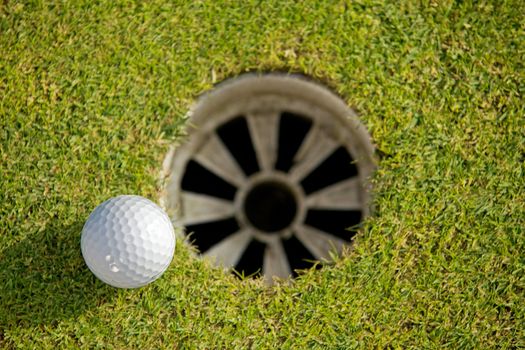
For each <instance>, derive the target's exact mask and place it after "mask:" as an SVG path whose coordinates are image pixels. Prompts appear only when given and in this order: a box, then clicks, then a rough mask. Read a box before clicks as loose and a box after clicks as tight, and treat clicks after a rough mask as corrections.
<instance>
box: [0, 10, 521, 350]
mask: <svg viewBox="0 0 525 350" xmlns="http://www.w3.org/2000/svg"><path fill="white" fill-rule="evenodd" d="M523 13H525V5H524V3H523V2H522V1H503V2H492V1H482V2H476V4H472V3H470V2H460V3H459V2H458V3H455V2H451V1H436V2H434V1H431V2H425V3H424V4H421V3H419V2H402V3H390V4H388V3H383V2H381V1H356V2H337V3H336V2H318V3H313V2H308V3H305V4H298V3H292V2H282V1H268V2H264V3H260V2H256V1H245V2H243V3H242V5H240V4H237V3H234V2H227V1H198V2H197V1H196V2H192V3H191V4H189V3H185V2H179V3H168V2H163V1H153V2H148V3H146V4H135V3H132V2H118V3H114V2H80V1H79V2H67V3H62V4H42V3H39V2H17V3H15V2H9V1H8V2H4V3H3V4H2V5H0V52H1V54H0V141H1V142H0V180H1V181H0V201H1V203H2V205H0V280H1V281H2V283H0V346H1V347H7V348H11V347H22V348H54V347H56V346H57V345H60V346H62V347H69V348H72V347H89V348H96V347H101V348H159V347H161V348H162V347H169V348H171V347H176V348H248V347H250V346H251V347H254V348H341V349H346V348H356V347H363V348H370V347H378V348H385V347H389V346H390V347H402V348H435V347H449V348H509V349H510V348H520V347H525V340H524V339H525V334H524V333H525V331H524V327H523V324H524V323H525V310H524V308H523V305H524V304H525V297H524V295H525V291H524V288H525V277H524V275H525V258H524V252H525V249H524V245H525V238H524V232H523V231H524V227H525V222H524V221H525V220H524V218H525V208H524V204H523V202H524V198H525V190H524V188H525V186H524V183H525V180H524V171H525V165H524V164H525V136H524V132H525V118H524V117H523V116H524V115H525V104H524V103H523V99H524V94H525V86H524V83H523V82H524V81H525V67H524V63H523V62H524V58H525V45H524V41H525V26H524V24H523V15H522V14H523ZM267 70H284V71H293V72H301V73H305V74H308V75H310V76H312V77H314V78H316V79H319V80H321V81H324V82H326V83H327V84H328V85H329V86H331V87H332V88H333V89H334V90H335V91H336V92H338V93H339V94H340V95H341V96H343V98H345V100H346V101H348V103H349V104H350V105H351V106H354V107H355V108H357V109H358V110H359V111H360V113H361V117H362V120H363V122H364V123H365V124H366V125H367V127H368V128H369V130H370V132H371V134H372V136H373V138H374V141H375V142H376V147H377V150H378V155H379V157H380V163H379V170H378V172H377V173H376V175H375V177H374V183H375V199H374V205H375V207H376V209H377V210H376V214H375V215H374V217H373V218H370V219H369V220H368V222H367V225H366V226H365V228H364V229H363V230H362V232H361V233H360V234H359V235H358V236H357V238H356V244H355V249H354V250H353V251H352V252H347V253H346V254H344V255H343V256H342V257H340V258H338V259H337V260H336V262H335V264H333V265H332V266H329V267H326V268H323V269H321V270H319V271H309V272H306V273H305V274H304V275H303V276H302V278H300V279H298V280H297V281H295V282H294V283H292V284H290V285H286V284H280V285H277V286H276V287H272V288H267V287H264V286H263V285H262V283H261V282H260V281H252V280H247V281H243V282H239V281H238V280H236V279H235V278H234V277H232V276H230V275H228V274H226V273H223V272H221V271H218V270H215V269H213V268H211V267H210V266H208V265H207V264H206V263H204V262H202V261H199V260H197V259H195V258H194V257H192V255H191V252H190V251H189V249H188V248H187V247H185V246H184V245H183V244H180V243H181V242H179V245H178V247H177V251H176V256H175V259H174V261H173V263H172V265H171V267H170V269H169V270H168V272H167V273H166V274H165V275H164V276H163V277H162V278H161V279H160V280H158V281H157V282H155V283H154V284H152V285H150V286H147V287H145V288H142V289H139V290H131V291H127V290H115V289H112V288H110V287H107V286H105V285H103V284H102V283H101V282H99V281H98V280H96V279H95V278H94V277H93V276H92V275H91V274H90V272H89V271H88V269H87V268H86V267H85V265H84V264H83V261H82V258H81V254H80V249H79V244H78V243H79V238H80V230H81V227H82V224H83V222H84V220H85V219H86V218H87V215H88V214H89V212H90V211H91V210H92V208H94V207H95V206H96V205H97V204H98V203H100V202H101V201H103V200H105V199H107V198H108V197H110V196H113V195H117V194H123V193H136V194H141V195H144V196H146V197H149V198H151V199H154V200H155V199H157V193H158V191H159V188H158V184H157V174H158V172H159V169H160V163H161V161H162V158H163V155H164V153H165V152H166V151H167V148H168V146H169V145H170V144H171V143H172V142H173V141H175V140H178V139H179V137H180V135H181V134H182V126H183V125H184V115H185V113H186V111H187V110H188V108H189V106H190V105H191V103H192V102H193V101H194V99H195V97H196V96H197V95H198V94H200V93H202V92H203V91H205V90H206V89H209V88H211V87H212V86H213V84H214V83H216V82H219V81H221V80H223V79H224V78H226V77H230V76H235V75H237V74H240V73H242V72H245V71H267Z"/></svg>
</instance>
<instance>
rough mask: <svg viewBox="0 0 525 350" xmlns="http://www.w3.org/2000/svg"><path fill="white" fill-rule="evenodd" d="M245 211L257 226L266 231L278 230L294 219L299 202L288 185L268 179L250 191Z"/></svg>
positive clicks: (245, 203)
mask: <svg viewBox="0 0 525 350" xmlns="http://www.w3.org/2000/svg"><path fill="white" fill-rule="evenodd" d="M244 211H245V213H246V216H247V218H248V220H249V221H250V222H251V224H252V225H253V226H254V227H255V228H257V229H259V230H261V231H264V232H278V231H280V230H282V229H284V228H286V227H288V226H289V225H290V224H291V223H292V221H293V220H294V218H295V215H296V213H297V203H296V201H295V197H294V195H293V193H292V191H291V190H290V189H289V188H288V187H287V186H285V185H283V184H281V183H279V182H276V181H268V182H263V183H260V184H258V185H257V186H255V187H254V188H253V189H252V190H251V191H250V192H249V193H248V195H247V196H246V200H245V202H244Z"/></svg>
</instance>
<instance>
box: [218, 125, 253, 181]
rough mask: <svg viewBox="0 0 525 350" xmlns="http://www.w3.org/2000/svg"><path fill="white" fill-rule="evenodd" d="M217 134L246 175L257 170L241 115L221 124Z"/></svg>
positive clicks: (248, 134)
mask: <svg viewBox="0 0 525 350" xmlns="http://www.w3.org/2000/svg"><path fill="white" fill-rule="evenodd" d="M217 134H218V135H219V137H220V139H221V141H222V143H224V145H225V146H226V147H227V148H228V150H229V151H230V153H231V154H232V155H233V157H234V158H235V159H236V160H237V163H239V166H240V167H241V168H242V170H243V171H244V173H245V174H246V175H248V176H250V175H252V174H253V173H256V172H258V171H259V164H257V156H256V154H255V149H254V148H253V142H252V138H251V136H250V130H249V128H248V122H247V121H246V119H245V118H244V117H243V116H239V117H236V118H234V119H232V120H230V121H229V122H227V123H225V124H223V125H221V126H220V127H219V128H218V129H217Z"/></svg>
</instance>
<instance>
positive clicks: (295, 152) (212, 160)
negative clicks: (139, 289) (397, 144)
mask: <svg viewBox="0 0 525 350" xmlns="http://www.w3.org/2000/svg"><path fill="white" fill-rule="evenodd" d="M187 131H188V136H187V138H186V140H185V142H184V143H183V144H182V145H180V146H178V147H174V148H173V149H172V150H171V151H170V152H169V154H168V155H167V156H166V159H165V162H164V166H163V176H164V178H165V186H164V189H163V193H162V198H161V200H162V202H163V203H164V206H165V207H166V209H167V210H168V213H169V214H170V216H171V217H172V219H173V220H174V222H176V223H179V224H181V225H182V226H183V229H184V230H183V231H184V234H185V235H186V236H187V238H188V241H189V242H190V243H191V244H193V245H194V246H195V247H196V249H197V250H198V252H199V254H200V255H201V256H203V257H207V258H210V259H212V261H213V262H214V263H215V264H217V265H218V266H222V267H225V268H228V269H232V271H235V272H236V273H237V274H241V275H245V276H248V275H250V276H263V277H264V278H265V279H266V281H268V282H269V283H272V282H273V281H274V278H275V277H278V278H289V277H295V276H297V275H298V274H299V273H300V271H301V270H303V269H307V268H309V267H311V266H312V265H316V266H319V265H318V264H316V262H321V263H322V262H326V261H329V260H330V257H331V256H332V254H331V253H334V252H335V253H341V251H342V250H343V248H344V247H345V246H348V245H350V244H351V243H352V240H353V237H354V235H355V234H356V232H357V229H358V228H359V225H360V224H361V222H362V220H363V219H364V218H365V217H366V216H367V215H369V213H370V198H369V190H370V184H369V181H368V180H369V177H370V175H371V173H372V171H373V170H374V167H375V164H374V159H373V147H372V144H371V140H370V136H369V135H368V132H367V131H366V129H365V128H364V126H363V125H362V123H361V122H360V121H359V119H358V118H357V116H356V114H355V113H354V112H353V111H352V110H351V109H350V108H349V107H348V106H346V104H345V103H344V101H342V100H341V99H340V98H339V97H338V96H337V95H335V94H333V93H332V92H331V91H330V90H328V89H327V88H325V87H323V86H322V85H319V84H317V83H315V82H312V81H310V80H308V79H305V78H304V77H300V76H293V75H282V74H266V75H255V74H247V75H245V76H241V77H239V78H236V79H231V80H228V81H225V82H224V83H221V84H219V85H218V86H217V87H216V88H215V89H213V90H212V91H210V92H208V93H206V94H204V95H203V96H201V98H200V99H199V100H198V102H197V104H196V105H195V107H194V108H193V109H192V110H191V111H190V121H189V122H188V128H187Z"/></svg>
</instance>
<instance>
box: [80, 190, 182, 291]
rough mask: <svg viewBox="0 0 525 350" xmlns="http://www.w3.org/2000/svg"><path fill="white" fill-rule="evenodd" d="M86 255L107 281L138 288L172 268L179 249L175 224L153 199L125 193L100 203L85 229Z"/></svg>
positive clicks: (88, 263) (82, 240) (88, 264)
mask: <svg viewBox="0 0 525 350" xmlns="http://www.w3.org/2000/svg"><path fill="white" fill-rule="evenodd" d="M80 247H81V250H82V256H83V257H84V260H85V261H86V264H87V266H88V267H89V269H90V270H91V272H93V274H95V276H97V277H98V278H99V279H101V280H102V281H103V282H105V283H107V284H109V285H111V286H114V287H118V288H137V287H141V286H144V285H146V284H148V283H151V282H153V281H154V280H156V279H157V278H159V277H160V275H162V273H163V272H164V271H165V270H166V269H167V268H168V265H169V264H170V262H171V259H172V258H173V253H174V250H175V235H174V231H173V226H172V224H171V221H170V219H169V217H168V216H167V215H166V213H165V212H164V211H163V210H162V209H161V208H160V207H159V206H158V205H156V204H155V203H153V202H152V201H150V200H148V199H146V198H143V197H140V196H131V195H124V196H118V197H114V198H111V199H109V200H107V201H105V202H104V203H102V204H100V205H99V206H98V207H96V208H95V210H94V211H93V212H92V213H91V215H90V216H89V218H88V219H87V221H86V223H85V225H84V228H83V229H82V238H81V241H80Z"/></svg>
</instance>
